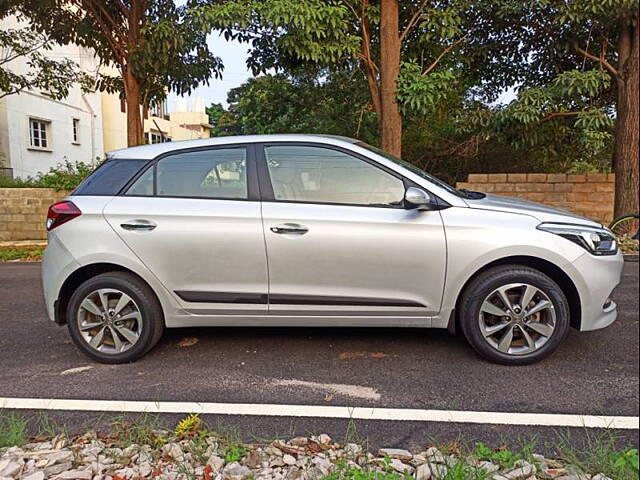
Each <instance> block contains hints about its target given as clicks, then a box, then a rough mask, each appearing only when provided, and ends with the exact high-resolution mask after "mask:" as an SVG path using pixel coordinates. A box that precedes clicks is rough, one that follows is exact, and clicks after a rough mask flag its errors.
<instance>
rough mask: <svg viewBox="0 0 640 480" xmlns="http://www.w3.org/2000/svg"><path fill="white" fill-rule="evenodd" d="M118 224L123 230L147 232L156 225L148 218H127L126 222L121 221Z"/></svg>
mask: <svg viewBox="0 0 640 480" xmlns="http://www.w3.org/2000/svg"><path fill="white" fill-rule="evenodd" d="M120 226H121V227H122V228H124V229H125V230H130V231H136V232H149V231H151V230H153V229H154V228H156V227H157V225H156V224H155V223H153V222H150V221H149V220H129V221H128V222H125V223H121V224H120Z"/></svg>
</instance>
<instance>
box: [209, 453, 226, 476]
mask: <svg viewBox="0 0 640 480" xmlns="http://www.w3.org/2000/svg"><path fill="white" fill-rule="evenodd" d="M207 465H210V466H211V468H212V469H213V471H214V472H216V473H217V472H219V471H220V470H221V469H222V467H224V459H222V458H220V457H218V456H216V455H211V456H210V457H209V459H208V460H207Z"/></svg>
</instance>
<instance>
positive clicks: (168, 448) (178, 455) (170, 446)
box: [162, 443, 184, 460]
mask: <svg viewBox="0 0 640 480" xmlns="http://www.w3.org/2000/svg"><path fill="white" fill-rule="evenodd" d="M162 453H163V454H164V455H167V456H168V457H171V458H173V459H174V460H182V459H183V455H184V454H183V452H182V448H180V445H178V444H177V443H167V444H166V445H164V446H163V447H162Z"/></svg>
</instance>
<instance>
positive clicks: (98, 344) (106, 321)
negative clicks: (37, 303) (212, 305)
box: [67, 272, 164, 364]
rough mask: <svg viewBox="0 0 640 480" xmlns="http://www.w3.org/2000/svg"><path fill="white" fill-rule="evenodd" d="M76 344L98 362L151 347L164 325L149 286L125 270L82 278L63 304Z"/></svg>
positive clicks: (123, 359)
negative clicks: (83, 280)
mask: <svg viewBox="0 0 640 480" xmlns="http://www.w3.org/2000/svg"><path fill="white" fill-rule="evenodd" d="M67 326H68V328H69V333H70V334H71V338H72V340H73V342H74V343H75V344H76V346H77V347H78V348H79V349H80V350H81V351H82V353H84V354H85V355H87V356H88V357H90V358H92V359H93V360H96V361H98V362H100V363H109V364H117V363H128V362H133V361H135V360H137V359H138V358H140V357H142V356H143V355H144V354H145V353H147V352H148V351H149V350H151V349H152V348H153V347H154V346H155V345H156V343H158V340H160V337H161V336H162V333H163V331H164V315H163V312H162V307H161V305H160V302H159V301H158V299H157V298H156V296H155V294H154V293H153V291H152V290H151V288H150V287H149V286H148V285H147V284H146V283H145V282H143V281H142V280H141V279H140V278H138V277H136V276H135V275H133V274H131V273H127V272H108V273H103V274H101V275H97V276H95V277H92V278H90V279H89V280H86V281H85V282H84V283H82V284H81V285H80V286H79V287H78V288H77V289H76V291H75V292H74V293H73V295H72V296H71V298H70V300H69V304H68V307H67Z"/></svg>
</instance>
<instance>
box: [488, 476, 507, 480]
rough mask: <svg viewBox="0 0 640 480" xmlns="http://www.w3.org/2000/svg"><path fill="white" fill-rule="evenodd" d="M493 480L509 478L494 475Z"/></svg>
mask: <svg viewBox="0 0 640 480" xmlns="http://www.w3.org/2000/svg"><path fill="white" fill-rule="evenodd" d="M491 479H492V480H508V479H507V477H503V476H502V475H494V476H493V477H491Z"/></svg>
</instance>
